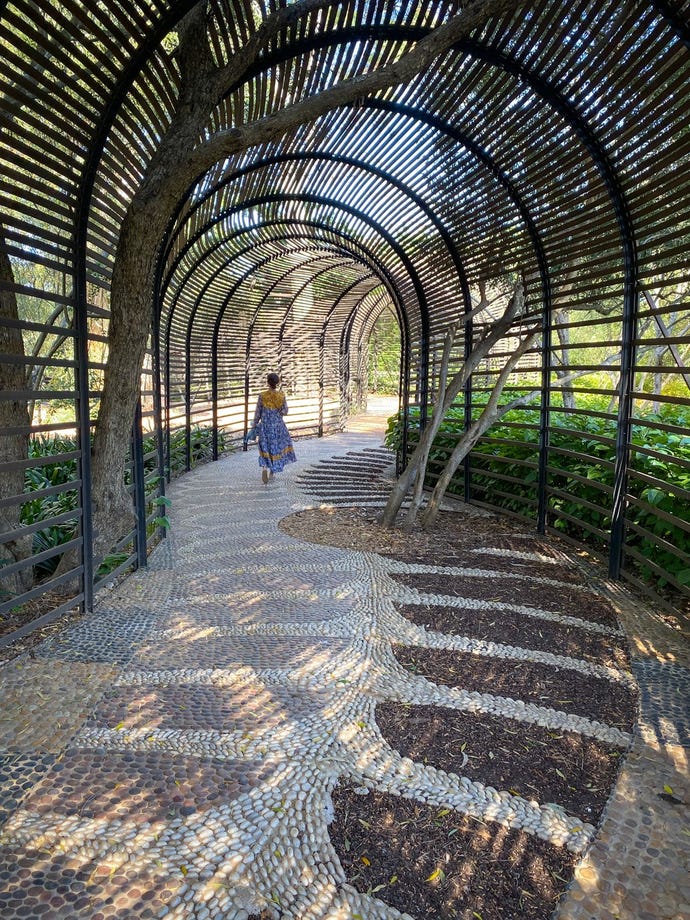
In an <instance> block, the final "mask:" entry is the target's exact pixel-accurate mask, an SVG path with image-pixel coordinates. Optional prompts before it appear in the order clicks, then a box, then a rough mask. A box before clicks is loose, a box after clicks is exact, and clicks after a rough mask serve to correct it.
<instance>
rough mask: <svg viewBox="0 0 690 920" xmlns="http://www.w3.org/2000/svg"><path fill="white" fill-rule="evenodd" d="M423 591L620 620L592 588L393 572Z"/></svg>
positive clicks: (397, 578) (597, 620) (607, 620)
mask: <svg viewBox="0 0 690 920" xmlns="http://www.w3.org/2000/svg"><path fill="white" fill-rule="evenodd" d="M391 577H392V578H393V579H394V580H395V581H399V582H401V583H402V584H404V585H406V586H407V587H409V588H412V589H414V590H415V591H419V592H420V594H441V595H448V596H451V597H466V598H471V599H477V600H482V601H486V602H487V603H489V604H490V603H491V602H492V601H495V602H498V603H500V604H515V605H524V606H526V607H533V608H535V609H537V610H548V611H550V612H552V613H560V614H563V615H565V616H576V617H579V618H580V619H581V620H589V621H591V622H593V623H600V624H601V625H603V626H609V627H612V628H613V629H617V628H618V620H617V617H616V614H615V611H614V609H613V607H612V606H611V604H609V603H608V601H606V600H605V599H604V598H601V597H597V596H596V595H595V594H593V593H592V592H591V591H588V590H584V591H583V590H581V589H579V588H577V589H575V588H573V589H571V590H568V588H567V587H559V586H558V585H543V584H539V583H538V582H532V581H516V580H515V579H511V578H509V577H507V576H505V577H503V578H501V579H500V580H499V579H497V578H496V577H495V576H492V577H461V576H453V575H445V574H444V573H443V572H440V573H438V574H434V575H426V574H425V575H416V574H411V573H410V574H408V573H405V574H398V573H397V572H396V573H395V574H394V575H392V576H391Z"/></svg>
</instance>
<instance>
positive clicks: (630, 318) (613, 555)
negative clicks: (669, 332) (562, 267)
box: [609, 252, 638, 578]
mask: <svg viewBox="0 0 690 920" xmlns="http://www.w3.org/2000/svg"><path fill="white" fill-rule="evenodd" d="M626 255H627V252H626ZM625 276H626V281H625V290H624V295H623V322H622V329H621V333H622V335H621V373H620V384H619V387H620V392H619V396H618V423H617V428H616V458H615V462H614V475H613V499H612V503H611V547H610V552H609V575H610V576H611V578H619V577H620V571H621V566H622V564H623V547H624V544H625V511H626V494H627V490H628V464H629V461H630V434H631V429H632V406H633V397H632V393H633V389H634V379H635V338H636V336H637V304H638V299H637V291H636V283H635V277H636V271H635V263H634V262H632V264H631V261H630V260H629V259H627V258H626V272H625Z"/></svg>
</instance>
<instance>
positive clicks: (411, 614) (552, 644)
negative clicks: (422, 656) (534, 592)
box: [396, 604, 630, 671]
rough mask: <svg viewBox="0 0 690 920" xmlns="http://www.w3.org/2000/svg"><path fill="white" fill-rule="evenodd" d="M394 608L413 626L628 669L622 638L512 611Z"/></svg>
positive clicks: (429, 607)
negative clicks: (507, 612)
mask: <svg viewBox="0 0 690 920" xmlns="http://www.w3.org/2000/svg"><path fill="white" fill-rule="evenodd" d="M396 606H397V609H398V610H399V612H400V613H401V614H402V615H403V616H404V617H405V618H406V619H408V620H410V621H411V622H412V623H416V624H417V625H418V626H425V627H426V628H427V629H433V630H436V631H437V632H444V633H448V634H450V635H460V636H468V637H470V638H472V639H485V640H486V641H488V642H500V643H502V644H503V645H513V646H516V647H517V648H529V649H534V650H539V651H543V652H552V653H555V654H557V655H566V656H568V657H570V658H584V659H585V660H587V661H591V662H593V663H595V664H603V665H607V666H609V667H615V668H621V669H622V670H626V671H629V670H630V655H629V653H628V648H627V643H626V641H625V640H624V639H623V638H616V637H614V636H602V635H599V634H598V633H590V632H588V631H587V630H586V629H580V628H578V627H577V626H566V625H564V624H562V623H555V622H553V621H551V620H540V619H538V618H537V617H531V616H527V615H525V614H521V613H514V612H512V611H511V613H510V615H509V616H507V615H506V614H505V613H504V612H496V611H491V610H462V609H460V608H457V607H435V606H433V607H432V606H427V605H426V604H400V605H396Z"/></svg>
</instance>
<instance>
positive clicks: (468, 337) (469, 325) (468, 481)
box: [462, 319, 474, 504]
mask: <svg viewBox="0 0 690 920" xmlns="http://www.w3.org/2000/svg"><path fill="white" fill-rule="evenodd" d="M473 339H474V321H473V320H471V319H467V320H465V347H464V356H465V361H469V359H470V355H471V354H472V344H473ZM472 376H473V375H472V374H470V376H469V377H468V378H467V383H466V384H465V409H464V412H463V422H464V426H465V431H469V429H470V425H471V424H472V396H473V393H474V390H473V387H472ZM462 469H463V483H462V484H463V498H464V500H465V502H467V504H469V503H470V501H472V473H471V470H472V467H471V464H470V451H468V452H467V453H466V454H465V458H464V460H463V461H462Z"/></svg>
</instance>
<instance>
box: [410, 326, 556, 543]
mask: <svg viewBox="0 0 690 920" xmlns="http://www.w3.org/2000/svg"><path fill="white" fill-rule="evenodd" d="M540 334H541V329H533V330H532V331H531V332H530V333H529V334H528V335H527V337H526V338H525V339H523V340H522V342H521V343H520V345H519V347H518V348H517V349H516V350H515V351H514V352H513V354H512V355H511V356H510V358H509V359H508V361H507V362H506V364H505V366H504V367H503V370H502V371H501V373H500V374H499V375H498V379H497V380H496V383H495V385H494V388H493V390H492V391H491V396H490V397H489V400H488V402H487V404H486V406H485V407H484V409H483V411H482V412H481V414H480V416H479V418H478V419H476V421H474V422H473V423H472V425H470V427H469V428H468V429H467V431H466V432H465V433H464V434H463V436H462V437H461V438H460V440H459V441H458V443H457V444H456V446H455V447H454V449H453V452H452V453H451V455H450V457H449V458H448V460H447V461H446V465H445V466H444V468H443V471H442V473H441V475H440V476H439V478H438V480H437V482H436V485H435V486H434V489H433V491H432V493H431V497H430V498H429V503H428V504H427V506H426V508H425V509H424V513H423V515H422V520H421V529H422V530H427V529H428V528H429V527H432V526H433V524H434V522H435V521H436V518H437V517H438V512H439V510H440V508H441V502H442V501H443V498H444V496H445V494H446V492H447V490H448V486H449V485H450V483H451V480H452V479H453V476H454V475H455V473H456V472H457V469H458V467H459V466H460V464H461V463H462V461H463V460H464V459H465V457H466V456H467V454H469V452H470V451H471V450H472V448H473V447H474V445H475V444H476V443H477V441H478V440H479V439H480V438H481V436H482V435H483V434H484V433H485V432H486V431H487V430H488V429H489V428H490V427H491V426H492V425H493V424H494V423H495V422H497V421H498V420H499V419H500V418H502V417H503V416H504V415H505V414H506V412H508V411H509V407H507V406H503V407H501V408H499V406H498V400H499V399H500V396H501V393H502V392H503V389H504V387H505V385H506V383H507V382H508V378H509V376H510V374H511V373H512V372H513V370H514V369H515V367H516V366H517V363H518V361H519V360H520V358H521V357H522V356H523V355H524V353H525V352H526V351H527V349H528V348H531V347H532V345H534V343H535V342H536V341H537V339H538V338H539V336H540Z"/></svg>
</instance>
